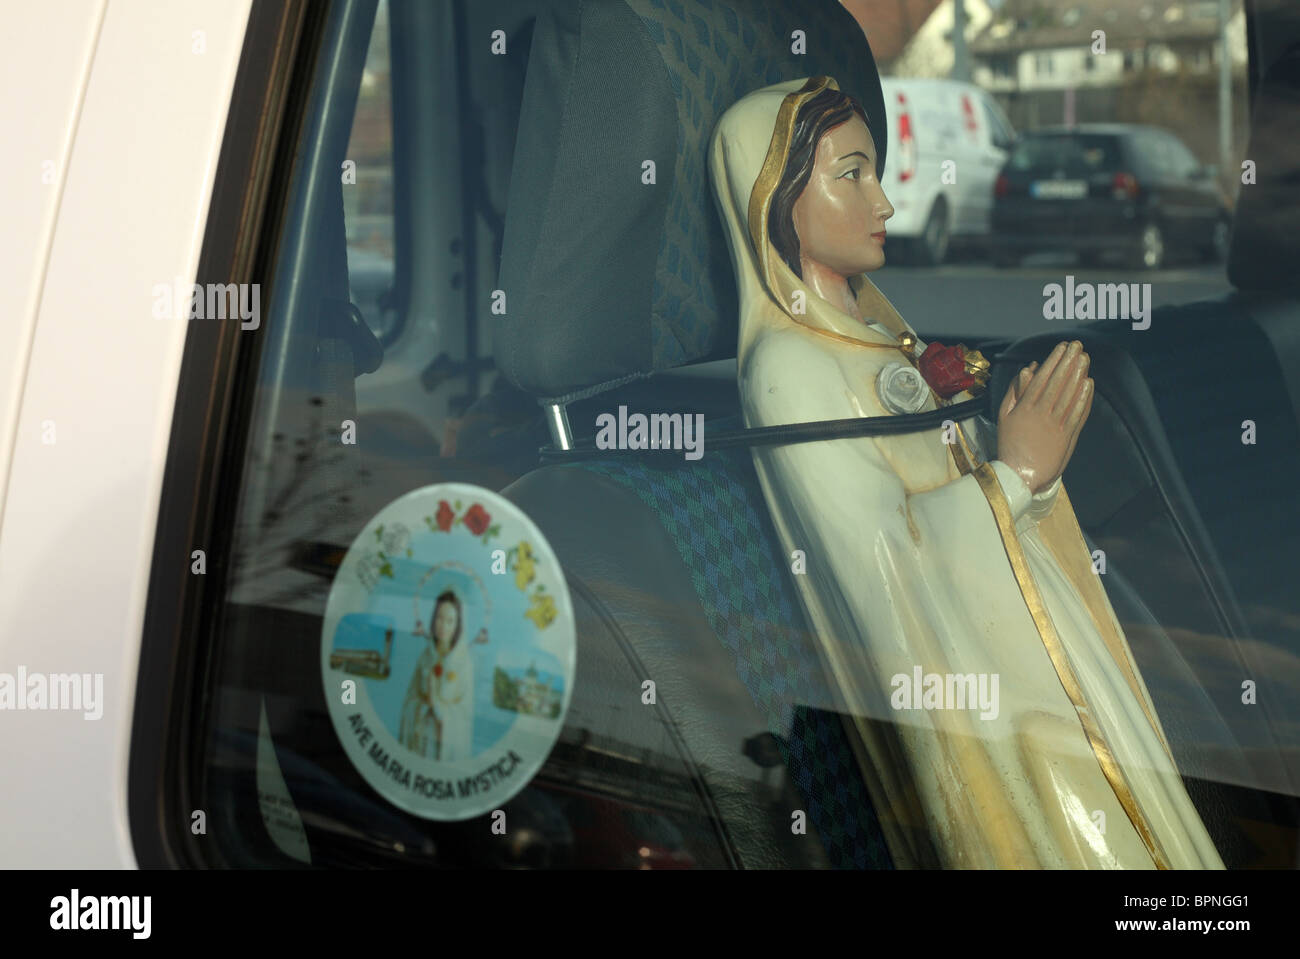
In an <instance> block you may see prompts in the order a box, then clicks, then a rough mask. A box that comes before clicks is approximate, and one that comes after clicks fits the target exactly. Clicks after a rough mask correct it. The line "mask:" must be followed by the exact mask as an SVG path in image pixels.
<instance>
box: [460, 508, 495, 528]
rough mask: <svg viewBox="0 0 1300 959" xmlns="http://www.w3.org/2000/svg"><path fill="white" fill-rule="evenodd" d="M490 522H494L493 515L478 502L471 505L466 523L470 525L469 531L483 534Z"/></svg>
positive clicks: (466, 516)
mask: <svg viewBox="0 0 1300 959" xmlns="http://www.w3.org/2000/svg"><path fill="white" fill-rule="evenodd" d="M490 522H492V517H491V516H489V515H488V511H487V510H485V509H484V508H483V507H482V506H480V505H479V504H478V503H475V504H474V505H473V506H471V507H470V508H469V512H468V513H466V514H465V525H466V526H468V527H469V531H470V532H471V533H473V534H474V535H475V536H482V535H483V534H484V533H485V532H486V531H487V528H488V523H490Z"/></svg>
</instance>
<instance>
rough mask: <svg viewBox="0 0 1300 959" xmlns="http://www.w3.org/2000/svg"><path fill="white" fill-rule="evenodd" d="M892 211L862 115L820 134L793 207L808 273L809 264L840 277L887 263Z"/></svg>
mask: <svg viewBox="0 0 1300 959" xmlns="http://www.w3.org/2000/svg"><path fill="white" fill-rule="evenodd" d="M893 215H894V208H893V207H892V206H890V205H889V200H888V199H887V198H886V197H885V191H884V190H883V189H881V186H880V181H879V180H877V179H876V145H875V142H874V141H873V140H872V139H871V133H870V131H869V130H867V125H866V124H865V123H863V122H862V118H861V117H859V116H857V115H854V116H853V118H852V119H850V120H848V121H846V122H845V123H841V124H840V125H839V126H837V127H831V128H830V129H829V130H827V131H826V133H824V134H823V135H822V138H821V140H820V141H819V142H818V144H817V153H816V155H815V156H814V158H813V170H812V175H811V176H810V177H809V178H808V185H807V186H806V187H804V191H803V193H801V194H800V195H799V199H797V200H795V202H794V208H793V210H792V218H793V220H794V229H795V232H796V233H797V234H798V235H799V259H800V261H801V265H802V266H803V272H804V275H805V276H807V274H808V266H807V264H808V263H809V262H812V263H814V264H820V265H821V266H823V267H826V268H829V269H830V270H833V271H834V272H835V273H838V274H839V275H840V276H853V275H855V274H858V273H866V272H869V271H871V270H878V269H880V267H882V266H884V265H885V221H886V220H888V219H889V218H890V217H891V216H893Z"/></svg>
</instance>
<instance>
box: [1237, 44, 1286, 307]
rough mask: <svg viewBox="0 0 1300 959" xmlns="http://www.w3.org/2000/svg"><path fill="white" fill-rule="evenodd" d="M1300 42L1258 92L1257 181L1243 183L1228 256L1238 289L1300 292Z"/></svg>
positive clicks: (1254, 125) (1254, 131)
mask: <svg viewBox="0 0 1300 959" xmlns="http://www.w3.org/2000/svg"><path fill="white" fill-rule="evenodd" d="M1297 143H1300V43H1297V44H1293V45H1292V46H1291V47H1289V48H1288V49H1287V51H1286V52H1285V53H1284V54H1282V56H1281V57H1279V58H1278V59H1277V60H1276V61H1275V62H1274V63H1273V64H1272V65H1271V66H1270V67H1269V68H1268V70H1267V71H1265V73H1264V76H1263V78H1262V79H1261V80H1260V83H1259V88H1258V89H1257V91H1256V93H1255V105H1254V110H1253V113H1252V116H1251V125H1250V149H1249V150H1247V152H1246V159H1247V160H1251V161H1253V162H1254V164H1255V177H1256V181H1255V183H1253V184H1242V187H1241V193H1240V196H1239V198H1238V201H1237V212H1236V216H1235V218H1234V220H1235V222H1234V224H1233V231H1232V248H1231V251H1230V253H1229V256H1228V278H1229V279H1230V280H1231V281H1232V284H1233V286H1235V287H1237V289H1239V290H1267V291H1273V292H1285V293H1296V292H1300V271H1297V270H1296V262H1297V260H1300V234H1297V232H1296V229H1295V225H1296V221H1297V219H1298V218H1300V153H1297V152H1296V148H1295V145H1296V144H1297Z"/></svg>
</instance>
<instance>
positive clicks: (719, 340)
mask: <svg viewBox="0 0 1300 959" xmlns="http://www.w3.org/2000/svg"><path fill="white" fill-rule="evenodd" d="M798 51H804V52H798ZM822 74H825V75H828V76H832V77H835V79H836V80H837V81H838V82H839V85H840V89H842V90H844V91H845V92H846V93H849V94H852V95H853V96H855V97H857V98H858V100H859V101H860V102H861V103H862V106H863V109H864V110H865V111H866V113H867V118H868V125H869V126H870V128H871V131H872V135H873V136H874V138H875V141H876V148H877V150H878V152H879V154H880V163H881V165H882V166H883V163H884V157H885V148H886V139H887V138H886V131H885V119H884V118H885V110H884V100H883V97H882V94H881V89H880V77H879V74H878V73H877V71H876V65H875V61H874V60H873V58H872V56H871V51H870V48H869V47H868V46H867V41H866V38H865V36H864V35H863V32H862V30H861V28H859V26H858V25H857V22H856V21H855V20H854V19H853V17H852V16H851V15H850V14H849V13H848V12H847V11H845V10H844V9H843V8H842V7H841V6H840V5H839V4H838V3H834V2H829V0H828V2H826V3H822V4H815V5H814V4H808V3H807V2H806V0H699V2H688V0H584V2H580V3H564V4H553V5H551V7H550V9H548V10H547V11H545V12H544V13H542V14H541V15H539V17H538V20H537V24H536V27H535V29H534V34H533V41H532V49H531V52H530V54H529V60H528V73H527V78H526V80H525V84H524V95H523V103H522V106H521V111H520V122H519V131H518V134H517V138H516V142H515V154H514V162H513V169H512V172H511V179H510V191H509V202H508V206H507V208H506V209H507V214H506V223H505V237H504V241H503V245H502V258H501V272H500V278H499V288H500V291H501V293H503V294H504V297H503V298H502V297H497V298H496V303H494V308H493V311H492V314H491V321H492V336H493V346H494V352H495V356H496V362H497V366H498V369H499V370H500V371H501V372H502V373H503V374H504V375H505V376H506V378H507V379H508V380H509V381H510V382H511V383H512V384H514V385H515V386H517V387H519V388H520V389H523V390H526V391H527V392H529V393H532V394H533V395H535V396H536V397H537V398H538V399H539V401H541V402H546V403H567V402H569V401H570V400H574V399H579V398H582V397H586V396H591V395H594V394H596V393H599V392H602V391H603V390H606V389H610V388H612V387H615V386H618V385H620V384H621V383H624V382H628V381H630V380H633V379H636V378H638V377H642V376H647V375H650V374H652V373H655V372H658V371H661V370H666V369H671V368H673V367H676V366H681V365H684V364H687V363H692V362H695V361H699V360H708V359H726V358H728V357H733V356H735V355H736V336H737V322H738V316H737V314H738V303H737V297H736V286H735V276H734V274H733V272H732V265H731V259H730V254H729V252H728V249H727V243H726V239H725V237H724V235H723V232H722V225H721V223H720V222H719V219H718V215H717V212H716V210H715V207H714V201H713V196H712V193H711V192H710V189H709V181H708V170H707V157H708V144H709V137H710V136H711V134H712V132H713V127H714V124H715V122H716V121H717V118H718V117H719V116H721V115H722V113H723V112H724V111H725V110H726V109H727V108H728V107H730V106H731V105H732V104H733V103H735V102H736V101H737V100H738V99H740V98H741V97H742V96H744V95H745V94H747V93H750V92H752V91H754V90H756V89H758V88H760V87H763V86H767V85H769V84H772V83H778V82H781V81H783V80H793V79H797V78H799V77H807V76H817V75H822ZM650 162H653V169H652V168H651V167H650V165H649V163H650ZM497 303H499V304H500V307H503V309H501V308H498V307H497Z"/></svg>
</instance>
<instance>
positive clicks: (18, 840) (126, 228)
mask: <svg viewBox="0 0 1300 959" xmlns="http://www.w3.org/2000/svg"><path fill="white" fill-rule="evenodd" d="M249 9H250V4H249V2H248V0H189V2H185V3H166V4H158V3H145V2H120V0H115V2H112V3H109V4H107V5H106V6H105V5H104V4H102V3H101V4H90V3H85V2H72V3H42V4H31V5H23V6H20V7H16V8H14V9H13V10H10V11H8V12H7V15H8V16H9V18H10V22H11V23H13V22H15V18H16V23H17V29H15V30H12V31H10V32H9V33H8V38H9V40H10V43H9V45H8V46H9V50H8V53H7V62H6V67H5V69H6V71H7V72H8V73H9V81H10V82H9V83H7V84H6V85H5V90H6V96H5V97H4V100H5V106H4V107H3V109H4V111H5V113H4V115H3V116H4V119H6V120H8V121H9V124H8V125H7V127H6V128H7V129H13V128H14V127H15V125H16V126H17V128H18V129H21V130H23V131H24V132H25V135H24V136H22V137H15V138H13V141H12V142H11V144H10V148H11V149H16V150H17V154H16V156H17V161H15V162H14V165H13V166H11V167H10V171H11V175H10V176H9V177H6V178H5V180H4V185H3V190H4V199H3V207H4V209H5V210H6V211H10V210H16V211H17V215H18V219H19V222H20V224H21V227H22V228H21V229H20V230H13V229H11V230H9V231H7V239H6V241H5V243H6V249H5V253H6V254H7V255H5V256H0V262H3V263H4V264H5V265H4V267H3V269H4V271H5V272H4V274H3V279H4V280H5V281H7V282H4V283H0V289H3V290H4V295H5V296H6V297H8V298H9V299H8V302H7V303H6V306H8V307H9V308H10V309H9V310H7V311H6V319H5V321H4V323H5V325H4V326H3V327H2V328H0V355H3V356H5V357H6V358H5V359H3V360H0V364H2V365H0V377H3V378H2V379H0V414H4V416H5V418H4V420H3V421H0V430H3V431H4V432H0V440H3V441H4V445H3V446H2V447H0V450H3V451H4V454H6V455H7V458H8V461H9V463H8V469H7V488H6V489H5V494H6V495H5V500H4V512H3V520H2V522H0V672H6V673H10V674H13V673H16V671H17V670H18V668H19V667H24V668H25V669H26V670H27V671H28V672H29V673H32V672H40V673H47V674H49V673H81V674H85V673H90V674H95V673H102V674H103V704H102V705H103V715H102V718H100V719H99V720H89V719H87V718H85V716H84V714H83V712H81V711H34V710H13V711H11V710H8V709H6V710H3V711H0V724H3V725H2V726H0V771H2V772H3V776H4V780H5V784H4V788H3V789H0V823H3V824H4V828H3V830H0V866H5V867H38V868H39V867H69V868H71V867H80V868H86V867H90V868H98V867H105V868H121V867H134V866H135V865H136V860H135V855H134V852H133V849H132V843H131V836H130V829H129V824H128V819H127V764H128V756H129V746H130V736H131V724H132V718H133V714H134V709H135V692H136V689H135V687H136V675H137V670H138V664H139V655H140V640H141V631H142V626H143V621H144V613H145V599H146V593H147V589H148V583H149V575H150V568H151V565H152V550H153V543H154V532H155V526H156V523H157V514H158V503H159V498H160V492H161V488H162V479H163V469H164V465H165V463H166V458H167V448H168V442H169V438H170V430H171V425H172V413H173V408H174V405H175V400H176V388H177V379H178V374H179V370H180V362H181V354H182V349H183V347H184V343H185V335H186V330H187V326H186V323H185V322H183V321H176V320H163V319H155V318H154V316H153V301H154V293H153V290H154V287H155V286H156V285H158V284H170V283H172V282H173V280H174V279H175V278H176V277H181V278H185V280H184V281H185V282H192V280H193V277H194V275H195V271H196V268H197V264H198V259H199V252H200V246H201V244H202V241H203V235H204V228H205V225H206V222H207V211H208V204H209V200H210V195H211V191H212V184H213V177H214V174H215V171H216V165H217V157H218V154H219V152H220V149H221V140H222V136H223V134H224V132H225V124H226V116H227V113H228V111H229V106H230V95H231V90H232V88H233V86H234V79H235V72H236V69H237V67H238V64H239V57H240V53H241V51H242V47H243V41H244V32H245V29H246V26H247V22H248V15H249ZM196 31H197V32H201V35H200V34H198V33H196ZM200 42H201V44H202V47H203V49H202V52H196V48H197V46H198V45H199V44H200ZM20 98H23V99H25V102H23V103H18V102H15V101H17V100H19V99H20ZM46 158H53V159H55V160H56V169H57V171H58V174H59V185H58V186H57V187H53V186H48V185H44V184H41V183H40V182H39V172H40V163H39V162H38V161H41V160H44V159H46ZM33 163H35V164H36V170H37V174H36V176H37V179H36V180H35V188H34V187H33V178H32V177H29V176H27V172H28V169H29V167H30V165H31V164H33ZM20 174H21V175H20ZM33 194H35V195H33ZM33 241H34V242H33ZM33 247H34V248H33ZM33 318H34V326H33ZM194 322H202V321H198V320H196V321H194ZM24 343H26V344H28V345H27V346H26V347H24ZM15 345H16V346H17V350H16V351H15V352H16V353H18V354H25V356H23V357H22V358H13V357H10V356H9V348H10V347H11V346H15ZM24 369H25V372H24ZM51 429H52V432H51ZM51 438H52V439H53V440H54V441H53V442H49V441H48V440H49V439H51ZM176 561H177V562H178V563H188V557H186V556H178V557H177V558H176Z"/></svg>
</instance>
